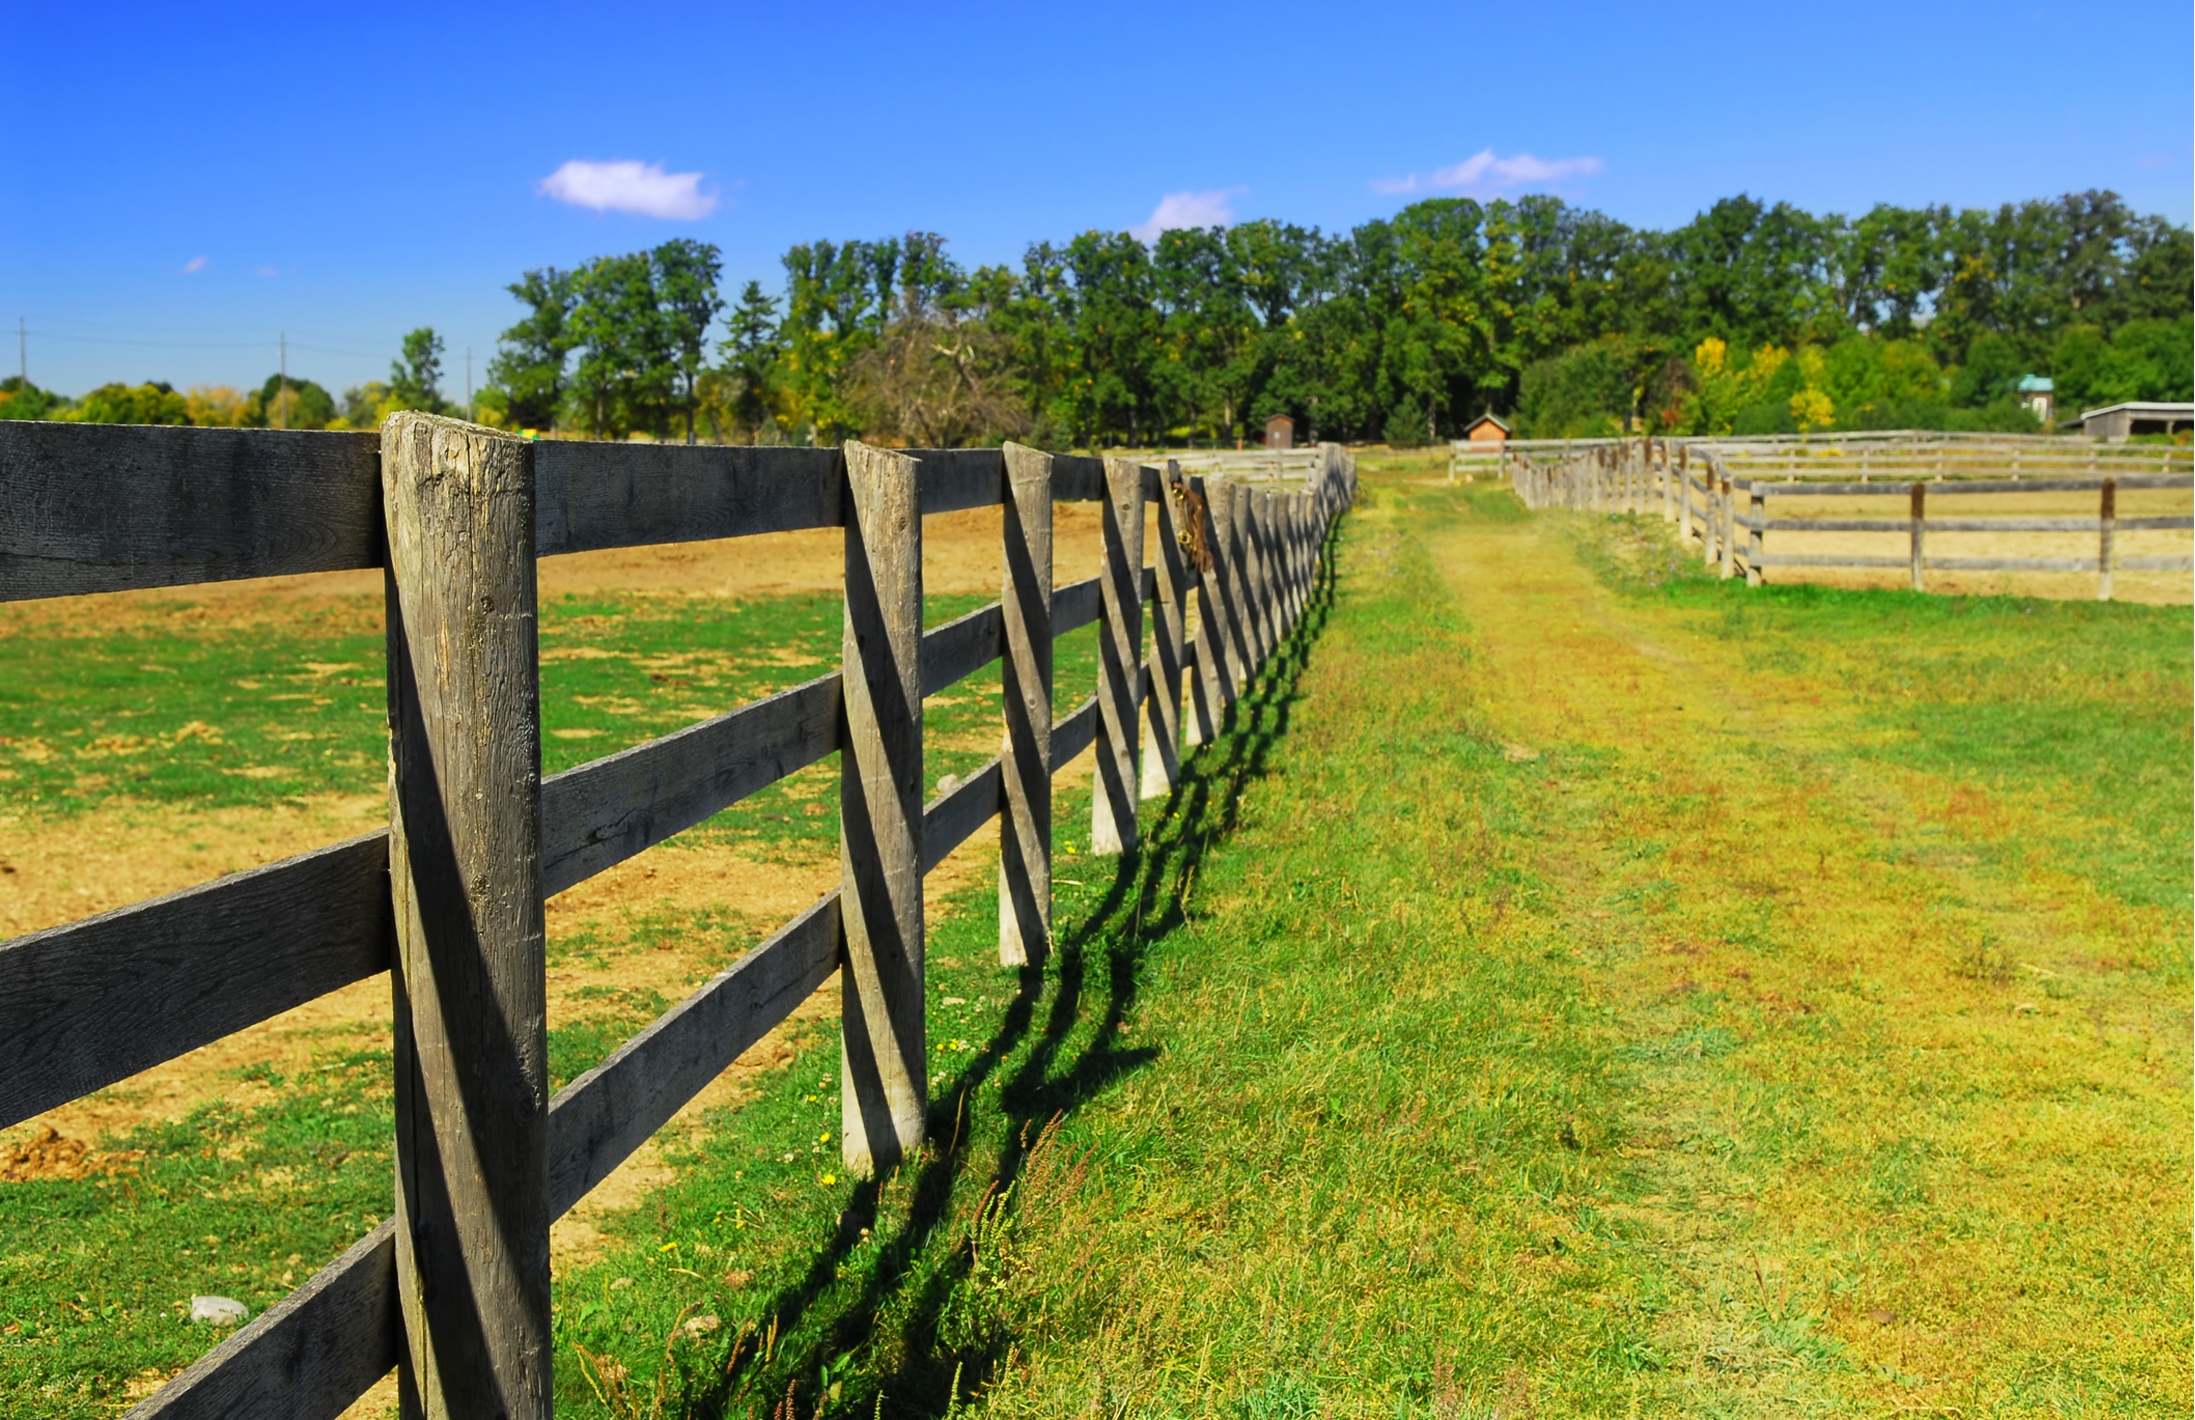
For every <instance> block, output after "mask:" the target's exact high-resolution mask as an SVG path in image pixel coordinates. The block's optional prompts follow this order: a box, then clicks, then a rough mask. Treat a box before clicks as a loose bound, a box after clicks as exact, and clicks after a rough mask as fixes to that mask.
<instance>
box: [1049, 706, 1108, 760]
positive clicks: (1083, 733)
mask: <svg viewBox="0 0 2195 1420" xmlns="http://www.w3.org/2000/svg"><path fill="white" fill-rule="evenodd" d="M1097 727H1098V698H1097V697H1096V696H1094V695H1093V696H1091V697H1090V698H1089V699H1088V700H1085V701H1083V702H1082V703H1081V704H1080V705H1077V706H1076V707H1075V708H1074V711H1073V712H1072V713H1071V714H1069V715H1068V716H1067V717H1066V718H1065V719H1062V720H1057V721H1054V722H1053V724H1052V772H1053V773H1054V774H1057V773H1059V771H1060V770H1062V769H1065V768H1066V767H1067V766H1068V765H1069V764H1070V763H1072V762H1073V761H1074V758H1075V756H1076V755H1078V754H1081V753H1082V752H1083V751H1084V750H1086V749H1088V748H1089V747H1090V746H1091V745H1092V744H1094V743H1095V742H1096V740H1097Z"/></svg>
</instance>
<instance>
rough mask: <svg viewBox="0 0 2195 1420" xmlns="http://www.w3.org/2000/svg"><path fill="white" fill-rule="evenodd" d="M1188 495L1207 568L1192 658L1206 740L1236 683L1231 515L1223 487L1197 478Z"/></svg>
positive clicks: (1201, 586)
mask: <svg viewBox="0 0 2195 1420" xmlns="http://www.w3.org/2000/svg"><path fill="white" fill-rule="evenodd" d="M1189 490H1190V492H1192V493H1194V494H1196V495H1198V496H1199V497H1201V498H1202V499H1203V506H1204V528H1203V534H1204V540H1205V550H1204V556H1205V561H1206V562H1207V563H1208V564H1209V567H1210V570H1209V571H1207V572H1205V573H1204V574H1203V575H1202V576H1200V577H1199V578H1197V628H1198V629H1197V635H1198V637H1199V639H1200V640H1201V641H1202V642H1203V645H1204V650H1203V651H1202V652H1200V653H1199V655H1198V657H1197V666H1198V669H1199V672H1200V674H1201V678H1202V683H1203V685H1204V699H1203V701H1202V702H1201V703H1202V706H1203V709H1202V710H1201V711H1200V715H1201V718H1200V719H1199V721H1198V733H1199V734H1202V735H1204V736H1205V738H1206V740H1209V739H1211V738H1212V737H1213V736H1214V735H1216V734H1217V733H1218V727H1219V723H1220V720H1221V718H1222V717H1223V716H1225V714H1226V713H1227V707H1228V706H1230V705H1232V704H1234V703H1235V686H1236V683H1237V681H1238V679H1239V678H1240V666H1239V663H1238V661H1237V659H1236V658H1237V656H1238V655H1239V652H1238V651H1237V650H1236V637H1235V632H1234V629H1233V627H1234V604H1233V598H1232V597H1231V596H1230V595H1229V593H1228V577H1227V541H1228V529H1230V528H1232V527H1233V526H1234V520H1233V516H1232V513H1231V512H1230V511H1228V510H1226V509H1223V508H1222V507H1221V505H1222V504H1223V503H1226V502H1227V498H1228V494H1227V490H1226V485H1224V484H1217V485H1207V484H1206V483H1205V481H1204V480H1203V479H1201V478H1192V479H1191V480H1189Z"/></svg>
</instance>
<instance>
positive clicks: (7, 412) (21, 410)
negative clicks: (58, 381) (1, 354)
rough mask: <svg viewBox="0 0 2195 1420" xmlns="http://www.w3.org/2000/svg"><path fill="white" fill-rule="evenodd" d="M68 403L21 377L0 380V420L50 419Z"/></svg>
mask: <svg viewBox="0 0 2195 1420" xmlns="http://www.w3.org/2000/svg"><path fill="white" fill-rule="evenodd" d="M67 403H68V401H66V400H64V399H62V398H61V396H59V395H57V394H54V393H53V392H52V391H50V390H42V389H40V388H39V387H38V386H36V385H34V384H32V383H30V382H29V381H28V380H25V379H24V378H23V377H22V376H21V375H10V376H8V377H7V378H6V379H4V380H0V419H51V418H53V417H54V416H55V415H56V414H57V413H59V412H60V410H61V409H63V408H64V407H65V406H66V405H67Z"/></svg>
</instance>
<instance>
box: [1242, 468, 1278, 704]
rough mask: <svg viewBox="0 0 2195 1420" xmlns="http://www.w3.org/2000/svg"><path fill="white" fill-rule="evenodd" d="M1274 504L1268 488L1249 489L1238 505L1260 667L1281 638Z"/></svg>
mask: <svg viewBox="0 0 2195 1420" xmlns="http://www.w3.org/2000/svg"><path fill="white" fill-rule="evenodd" d="M1270 504H1271V499H1270V498H1269V497H1268V496H1267V494H1266V492H1265V490H1264V489H1262V488H1245V489H1244V490H1242V498H1241V500H1240V501H1239V502H1238V503H1237V504H1236V505H1235V507H1236V511H1237V512H1238V513H1240V514H1241V515H1242V516H1241V518H1240V523H1239V531H1240V532H1241V534H1242V552H1243V559H1242V560H1243V571H1244V572H1245V573H1246V574H1247V575H1248V576H1249V579H1250V624H1251V625H1252V626H1253V627H1255V628H1256V629H1257V635H1258V652H1257V655H1258V661H1257V663H1258V665H1260V666H1263V665H1264V664H1265V663H1266V661H1267V660H1268V659H1270V658H1271V656H1272V654H1273V646H1274V643H1275V642H1276V641H1277V640H1278V638H1277V637H1276V636H1275V635H1274V634H1273V587H1272V566H1271V560H1270V559H1269V558H1268V557H1267V555H1266V554H1267V552H1268V550H1269V549H1268V536H1269V534H1270V531H1271V529H1270V528H1269V526H1268V519H1267V509H1268V507H1269V506H1270Z"/></svg>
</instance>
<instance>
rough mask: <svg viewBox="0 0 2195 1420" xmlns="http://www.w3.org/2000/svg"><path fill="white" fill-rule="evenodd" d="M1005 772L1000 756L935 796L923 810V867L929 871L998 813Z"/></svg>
mask: <svg viewBox="0 0 2195 1420" xmlns="http://www.w3.org/2000/svg"><path fill="white" fill-rule="evenodd" d="M1004 784H1005V775H1004V774H1002V773H1001V772H1000V761H999V758H998V756H996V755H993V756H992V757H991V758H989V759H987V760H985V761H983V763H982V764H981V765H979V766H977V767H976V768H974V769H971V770H969V771H968V777H967V778H965V779H963V780H961V781H960V782H959V783H958V784H955V785H954V786H953V787H952V788H950V789H948V790H946V791H945V792H944V793H942V794H940V795H938V796H937V797H936V798H934V799H932V800H931V801H930V802H929V803H928V804H927V805H925V806H924V807H923V810H922V871H923V872H925V873H927V872H929V871H930V870H931V869H932V868H935V867H936V866H937V865H938V864H940V863H942V862H944V861H945V860H946V858H948V857H950V856H951V854H952V851H953V850H954V849H955V848H958V847H959V846H960V845H961V844H963V843H966V842H967V841H968V840H969V839H970V838H972V837H973V836H974V835H975V831H976V830H977V829H979V828H981V827H983V825H985V824H987V823H989V822H990V821H991V820H992V819H993V818H995V817H997V815H998V810H999V805H1000V804H1001V803H1002V802H1003V793H1004V788H1003V786H1004Z"/></svg>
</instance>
